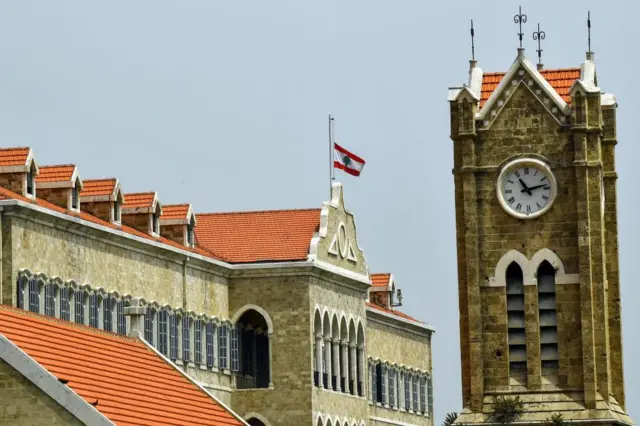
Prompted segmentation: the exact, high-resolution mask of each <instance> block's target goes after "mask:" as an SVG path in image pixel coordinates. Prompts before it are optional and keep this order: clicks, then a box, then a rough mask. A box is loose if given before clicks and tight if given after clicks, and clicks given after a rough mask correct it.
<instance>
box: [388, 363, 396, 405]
mask: <svg viewBox="0 0 640 426" xmlns="http://www.w3.org/2000/svg"><path fill="white" fill-rule="evenodd" d="M387 382H388V383H389V407H391V408H393V407H395V406H396V370H395V369H393V368H389V371H388V374H387Z"/></svg>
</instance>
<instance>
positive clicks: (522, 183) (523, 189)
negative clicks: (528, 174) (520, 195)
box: [518, 179, 531, 195]
mask: <svg viewBox="0 0 640 426" xmlns="http://www.w3.org/2000/svg"><path fill="white" fill-rule="evenodd" d="M518 180H519V181H520V185H522V191H520V192H526V193H527V194H529V195H531V190H530V189H529V188H528V187H527V185H526V184H525V183H524V181H523V180H522V179H518Z"/></svg>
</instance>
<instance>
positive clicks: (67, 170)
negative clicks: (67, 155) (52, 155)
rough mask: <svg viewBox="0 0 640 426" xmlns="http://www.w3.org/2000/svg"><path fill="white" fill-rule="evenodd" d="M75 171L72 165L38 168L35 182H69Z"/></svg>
mask: <svg viewBox="0 0 640 426" xmlns="http://www.w3.org/2000/svg"><path fill="white" fill-rule="evenodd" d="M75 170H76V166H75V165H74V164H63V165H60V166H40V173H38V176H37V177H36V182H38V183H42V182H70V181H71V178H72V177H73V172H74V171H75Z"/></svg>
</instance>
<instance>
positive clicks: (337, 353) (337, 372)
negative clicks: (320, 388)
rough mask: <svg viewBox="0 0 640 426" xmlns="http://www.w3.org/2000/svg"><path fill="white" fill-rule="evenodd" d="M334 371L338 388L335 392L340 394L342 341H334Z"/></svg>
mask: <svg viewBox="0 0 640 426" xmlns="http://www.w3.org/2000/svg"><path fill="white" fill-rule="evenodd" d="M333 370H334V371H335V376H336V388H335V389H334V390H336V391H338V392H340V341H339V340H338V339H334V341H333Z"/></svg>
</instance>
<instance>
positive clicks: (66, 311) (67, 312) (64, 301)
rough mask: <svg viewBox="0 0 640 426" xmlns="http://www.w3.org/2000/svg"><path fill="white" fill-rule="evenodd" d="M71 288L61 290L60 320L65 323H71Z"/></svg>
mask: <svg viewBox="0 0 640 426" xmlns="http://www.w3.org/2000/svg"><path fill="white" fill-rule="evenodd" d="M70 295H71V294H70V290H69V287H62V288H61V289H60V319H63V320H65V321H71V303H70V302H69V299H70Z"/></svg>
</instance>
